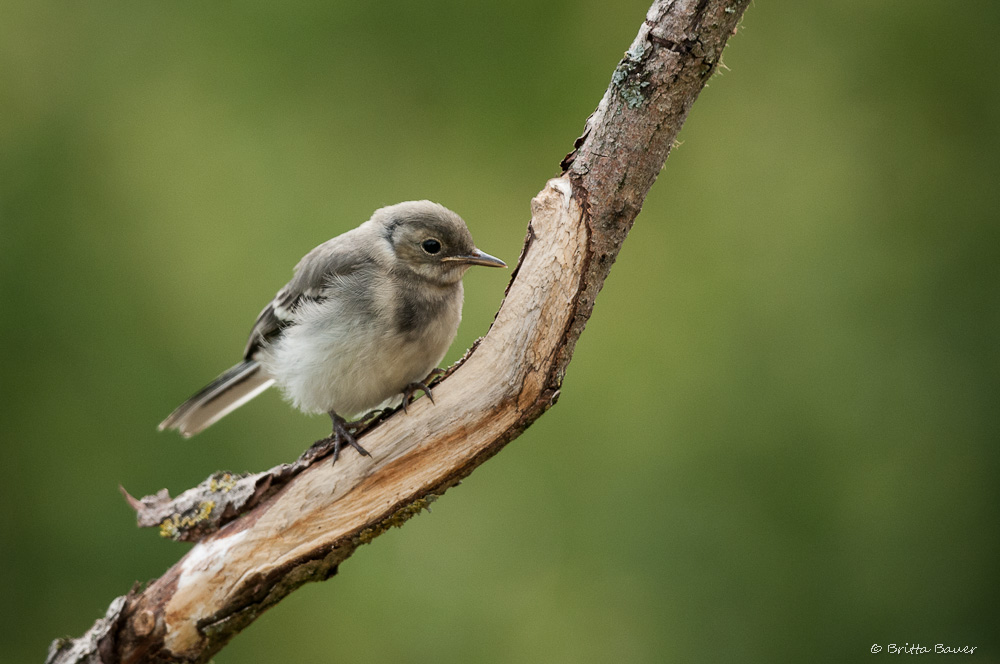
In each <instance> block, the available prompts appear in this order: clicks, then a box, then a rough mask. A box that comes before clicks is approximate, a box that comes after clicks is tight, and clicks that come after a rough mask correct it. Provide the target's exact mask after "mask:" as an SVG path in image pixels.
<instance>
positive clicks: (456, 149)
mask: <svg viewBox="0 0 1000 664" xmlns="http://www.w3.org/2000/svg"><path fill="white" fill-rule="evenodd" d="M646 6H647V5H646V3H645V2H644V1H642V0H624V1H619V2H614V3H610V2H597V1H594V0H583V1H580V0H578V1H576V2H569V1H567V0H552V1H549V2H538V1H537V0H516V1H513V2H507V3H503V4H502V5H500V4H494V3H481V4H478V3H472V4H470V3H464V2H448V1H446V0H428V1H427V2H421V3H413V2H399V1H398V0H391V1H389V2H381V3H372V2H361V1H343V2H311V1H298V2H291V3H283V4H280V5H279V4H277V3H231V2H210V3H192V2H142V3H135V2H110V3H97V4H91V3H69V2H62V3H54V2H47V1H45V0H41V1H36V0H31V1H29V0H8V1H7V2H4V3H2V4H0V270H2V277H0V287H2V291H0V313H2V315H0V326H2V330H3V340H4V345H5V352H4V353H3V354H2V356H0V357H2V359H0V362H2V377H3V380H2V390H3V393H2V402H0V403H2V406H0V408H2V419H0V436H2V441H3V458H4V466H3V467H4V473H3V480H2V482H0V487H2V488H0V491H2V500H3V508H2V510H0V515H2V516H0V519H2V521H0V528H2V533H3V535H2V539H0V556H2V558H0V584H2V585H0V594H2V599H0V611H2V615H0V643H2V644H3V645H2V649H3V652H2V654H0V659H2V660H3V661H4V662H38V661H41V660H42V659H43V658H44V654H45V649H46V647H47V646H48V643H49V641H50V640H51V639H53V638H54V637H57V636H62V635H71V636H79V635H80V634H82V633H83V632H84V631H85V630H86V629H87V628H89V627H90V625H91V624H92V623H93V621H94V620H95V619H96V618H98V617H99V616H100V615H102V614H103V612H104V610H105V608H106V607H107V605H108V602H109V601H110V600H111V599H112V598H113V597H114V596H116V595H119V594H122V593H124V592H125V591H126V590H127V589H128V588H129V586H130V585H131V584H132V583H133V581H135V580H143V581H145V580H148V579H151V578H153V577H156V576H158V575H159V574H161V573H162V572H163V571H164V570H165V569H166V568H167V567H168V566H170V565H171V564H172V563H173V562H174V561H176V560H177V558H179V557H180V555H181V554H182V553H183V552H184V551H186V550H187V548H188V546H187V545H183V544H176V543H173V542H170V541H165V540H161V539H160V538H159V537H158V536H157V533H156V532H155V531H139V530H137V529H136V528H135V526H134V523H133V517H132V514H131V512H130V510H129V508H128V507H127V506H126V505H125V503H124V501H123V500H122V499H121V497H120V496H119V494H118V491H117V485H118V483H119V482H120V483H122V484H124V485H125V487H127V488H128V489H129V490H130V491H132V492H133V493H135V494H137V495H139V494H145V493H151V492H154V491H156V490H157V489H159V488H161V487H164V486H165V487H168V488H169V489H170V490H171V491H172V492H177V491H181V490H183V489H186V488H188V487H190V486H193V485H194V484H196V483H197V482H199V481H200V480H202V479H203V478H204V477H206V476H207V475H208V474H209V473H210V472H212V471H214V470H217V469H229V470H235V471H245V470H259V469H263V468H265V467H268V466H271V465H273V464H277V463H280V462H282V461H287V460H290V459H292V458H294V457H295V456H296V455H297V454H298V453H299V452H300V451H301V450H302V449H303V448H304V447H305V446H306V445H308V444H309V443H310V442H312V441H313V440H315V439H316V438H319V437H320V436H322V435H324V434H325V432H326V430H327V427H328V425H327V422H326V421H325V420H324V419H323V418H307V417H304V416H302V415H300V414H297V413H295V412H294V411H292V410H291V409H290V408H288V407H287V406H286V405H285V404H283V403H282V401H281V399H280V398H279V396H278V395H277V394H276V393H269V394H267V395H265V396H263V397H261V398H259V399H258V400H257V401H255V402H254V403H253V404H251V405H250V406H249V407H246V408H244V409H242V410H240V411H239V412H237V413H236V414H234V415H232V416H230V417H228V418H227V419H226V420H224V421H223V422H221V423H220V424H218V425H216V426H215V427H213V428H211V429H210V430H208V431H207V432H205V433H204V434H202V435H200V436H198V437H197V438H195V439H192V440H182V439H181V438H179V437H177V436H175V435H172V434H160V433H157V431H156V424H157V423H158V422H159V421H160V420H161V419H162V418H163V417H164V416H165V415H166V414H167V413H169V412H170V411H171V410H172V409H173V408H174V407H175V406H176V405H177V404H178V403H179V402H180V401H182V400H183V399H184V398H186V397H187V396H188V395H189V394H190V393H191V392H193V391H194V390H196V389H198V388H199V387H201V386H202V385H203V384H204V383H205V382H207V381H208V380H209V379H211V378H212V377H214V376H215V375H216V374H217V373H218V372H219V371H221V370H222V369H225V368H226V367H228V366H229V365H230V364H232V363H233V362H234V361H235V360H236V359H237V358H238V356H239V353H240V351H241V349H242V346H243V343H244V341H245V337H246V334H247V332H248V330H249V327H250V325H251V323H252V321H253V319H254V317H255V316H256V314H257V312H258V311H259V309H260V308H261V307H262V306H263V304H264V303H265V302H266V301H267V300H268V299H269V298H270V297H271V296H272V295H273V293H274V292H275V290H276V289H277V288H278V287H280V286H281V285H282V284H283V283H284V282H285V281H286V280H287V278H288V277H289V276H290V274H291V267H292V266H293V265H294V263H295V261H296V260H298V258H299V257H300V256H301V255H302V254H303V253H305V252H306V251H307V250H308V249H310V248H311V247H313V246H314V245H315V244H317V243H319V242H321V241H323V240H325V239H327V238H329V237H331V236H333V235H336V234H338V233H341V232H343V231H345V230H347V229H348V228H351V227H353V226H354V225H356V224H357V223H359V222H360V221H362V220H364V219H366V218H367V217H368V215H369V214H370V212H371V211H372V210H373V209H374V208H376V207H379V206H381V205H386V204H391V203H395V202H397V201H401V200H406V199H412V198H431V199H433V200H436V201H439V202H441V203H444V204H446V205H448V206H449V207H451V208H453V209H455V210H456V211H458V212H459V213H460V214H462V215H463V216H464V217H465V219H466V220H468V222H469V225H470V227H471V228H472V230H473V232H474V234H475V236H476V238H477V241H478V244H479V246H481V247H482V248H484V249H485V250H487V251H489V252H491V253H493V254H496V255H498V256H501V257H503V258H505V259H507V260H508V261H513V260H514V259H516V257H517V255H518V252H519V250H520V248H521V242H522V240H523V237H524V232H525V226H526V222H527V221H528V216H529V210H528V202H529V200H530V199H531V197H532V196H533V195H534V194H535V193H536V192H537V191H538V190H539V189H540V188H541V187H542V186H543V185H544V183H545V180H546V179H547V178H548V177H551V176H553V175H555V174H557V171H558V163H559V160H560V158H561V157H562V156H563V155H564V154H565V153H566V152H567V151H568V150H569V149H570V148H571V146H572V142H573V140H574V139H575V138H576V136H577V135H578V134H579V133H580V131H581V129H582V128H583V123H584V119H585V118H586V117H587V115H588V114H589V113H590V112H591V111H592V110H593V108H594V107H595V105H596V104H597V102H598V100H599V99H600V96H601V94H602V93H603V91H604V89H605V87H606V85H607V83H608V80H609V79H610V75H611V71H612V69H613V68H614V66H615V65H616V63H617V61H618V59H619V58H620V57H621V55H622V53H623V51H624V50H625V49H626V48H627V47H628V45H629V43H630V42H631V40H632V38H633V36H634V35H635V32H636V30H637V28H638V26H639V24H640V22H641V21H642V19H643V16H644V13H645V9H646ZM998 28H1000V5H998V4H997V3H995V2H987V1H985V0H979V1H973V2H968V3H940V2H931V1H930V0H920V1H912V0H911V1H908V2H903V1H902V0H893V1H888V2H881V3H872V2H868V1H862V0H849V1H845V2H839V3H833V4H832V5H830V4H828V3H816V2H811V3H770V2H758V3H756V4H755V5H754V6H753V7H751V9H750V10H749V12H748V14H747V16H746V17H745V20H744V22H743V25H742V28H741V29H740V32H739V34H738V35H737V36H736V37H735V38H734V39H733V40H732V42H731V44H730V47H729V49H728V50H727V51H726V52H725V64H726V65H727V66H728V69H724V70H722V71H720V73H719V75H717V76H716V77H715V78H713V79H712V81H711V82H710V84H709V87H708V88H707V89H706V90H705V91H704V92H703V94H702V95H701V98H700V99H699V100H698V103H697V104H696V105H695V106H694V109H693V111H692V113H691V117H690V120H689V121H688V123H687V125H686V126H685V127H684V130H683V132H682V133H681V145H680V146H679V147H678V148H676V149H675V150H674V151H673V154H672V155H671V157H670V159H669V161H668V163H667V166H666V168H665V169H664V171H663V173H662V174H661V177H660V181H659V182H658V183H657V184H656V185H655V186H654V187H653V189H652V191H651V192H650V195H649V198H648V199H647V202H646V206H645V208H644V210H643V212H642V214H641V215H640V216H639V218H638V220H637V223H636V225H635V229H634V230H633V232H632V234H631V237H630V239H629V240H628V242H627V243H626V244H625V247H624V249H623V251H622V253H621V255H620V257H619V260H618V263H617V265H616V266H615V268H614V270H613V271H612V273H611V276H610V279H609V280H608V282H607V285H606V287H605V289H604V291H603V293H602V295H601V297H600V299H599V300H598V303H597V308H596V310H595V312H594V316H593V318H592V319H591V321H590V324H589V326H588V328H587V330H586V333H585V334H584V336H583V338H582V339H581V341H580V344H579V345H578V347H577V351H576V356H575V358H574V360H573V363H572V365H571V366H570V369H569V373H568V376H567V378H566V381H565V385H564V389H563V394H562V399H561V400H560V402H559V405H558V406H557V407H556V408H554V409H553V410H552V411H551V412H550V413H548V414H547V415H546V416H545V417H543V418H542V419H541V420H539V422H538V423H536V424H535V425H534V426H533V427H532V428H531V429H530V430H529V431H527V432H526V433H525V434H524V435H523V436H522V437H520V438H519V439H518V440H516V441H515V442H514V443H512V444H511V445H510V446H509V447H507V448H506V449H505V450H504V451H503V452H502V453H501V454H500V455H499V456H498V457H496V458H494V459H493V460H491V461H490V462H489V463H487V464H486V465H485V466H483V467H482V468H480V469H479V470H478V471H476V473H475V474H474V475H473V476H472V477H470V478H469V479H468V480H467V481H466V482H464V483H463V485H462V486H461V487H458V488H456V489H453V490H452V491H451V492H449V493H448V495H447V496H445V497H444V498H443V499H442V500H440V501H439V502H438V503H436V504H435V507H434V512H433V513H432V514H423V515H421V516H420V517H418V518H416V519H415V520H413V521H411V522H410V523H408V524H407V525H406V527H405V528H404V529H402V530H399V531H393V532H391V533H389V534H387V535H385V536H384V537H382V538H380V539H378V540H377V541H376V542H375V543H374V544H373V545H372V546H367V547H364V548H363V549H361V550H359V551H358V552H357V553H356V554H355V556H354V557H353V558H351V559H350V560H349V561H348V562H347V563H346V564H344V565H343V566H342V568H341V573H340V575H339V576H337V577H335V578H334V579H333V580H331V581H329V582H326V583H323V584H317V585H311V586H308V587H305V588H302V589H301V590H299V591H298V592H296V593H294V594H293V595H292V596H290V597H289V598H287V599H286V600H285V601H283V602H282V603H281V604H280V605H279V606H278V607H276V608H275V609H273V610H272V611H270V612H269V613H267V614H266V615H264V616H263V617H262V618H261V619H260V620H259V621H258V622H256V623H255V624H253V625H252V626H251V627H249V628H248V629H247V630H246V631H245V632H244V633H243V634H242V635H240V636H239V637H238V638H237V639H236V640H235V641H234V642H233V643H232V644H231V645H230V646H229V647H227V648H226V649H225V650H223V651H222V652H221V653H220V654H219V655H218V656H217V657H216V659H215V661H216V662H218V663H219V664H223V663H236V662H257V661H275V662H300V663H313V662H317V663H319V662H362V661H363V662H368V663H375V662H555V663H562V662H566V663H577V662H608V661H624V662H733V661H740V662H776V661H797V662H798V661H824V660H825V661H847V660H854V659H862V658H863V659H869V658H871V657H872V655H871V654H869V649H870V648H871V646H872V644H881V645H883V647H884V646H886V645H888V644H890V643H898V644H903V643H916V642H919V643H921V644H928V645H933V644H936V643H946V644H950V645H973V646H977V648H978V649H977V651H976V653H975V656H974V657H975V661H977V662H984V661H994V662H996V661H1000V637H998V634H1000V629H998V627H1000V608H998V607H1000V602H998V600H997V595H998V590H1000V584H998V571H1000V564H998V561H1000V527H998V526H1000V520H998V505H1000V495H998V494H1000V482H998V460H1000V459H998V450H997V443H998V438H1000V426H998V425H1000V417H998V398H1000V353H998V346H997V334H998V331H1000V261H998V258H1000V227H998V211H1000V195H998V191H1000V163H998V159H997V153H998V148H1000V140H998V139H1000V129H998V127H1000V91H998V85H997V83H998V81H1000V66H998V64H1000V57H998V55H997V53H996V45H995V44H996V35H997V30H998ZM508 275H509V273H502V272H501V271H486V270H483V271H474V272H472V273H470V274H469V275H468V277H467V278H466V289H467V290H466V293H467V296H466V313H465V320H464V322H463V324H462V329H461V331H460V332H459V338H458V340H457V341H456V344H455V346H454V347H453V349H452V351H451V353H450V354H449V356H448V358H447V359H448V361H449V362H450V361H451V360H454V359H456V358H457V357H459V356H460V355H461V353H462V352H463V351H464V350H465V348H466V347H467V346H468V345H469V344H470V343H471V342H472V341H473V340H474V339H475V338H476V337H477V336H480V335H482V334H483V333H485V331H486V329H487V327H488V325H489V323H490V321H491V319H492V316H493V313H494V311H495V310H496V308H497V306H498V304H499V301H500V298H501V296H502V293H503V289H504V286H505V284H506V280H507V278H508ZM883 652H884V651H883ZM931 658H932V659H934V657H931Z"/></svg>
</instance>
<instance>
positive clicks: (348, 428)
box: [326, 410, 371, 463]
mask: <svg viewBox="0 0 1000 664" xmlns="http://www.w3.org/2000/svg"><path fill="white" fill-rule="evenodd" d="M327 414H328V415H329V416H330V420H331V421H332V422H333V432H332V433H331V434H330V437H329V438H327V439H326V440H328V441H331V442H332V443H333V463H337V457H339V456H340V448H341V447H343V446H344V443H347V444H348V445H350V446H351V447H353V448H354V449H356V450H357V451H358V452H359V453H360V454H363V455H364V456H371V454H369V453H368V450H366V449H365V448H363V447H361V445H359V444H358V441H357V440H356V439H355V438H354V434H355V433H357V431H358V428H359V427H360V426H361V424H362V423H363V421H361V420H359V421H356V422H348V421H347V420H345V419H344V418H343V417H341V416H340V415H337V413H335V412H333V411H332V410H331V411H330V412H329V413H327Z"/></svg>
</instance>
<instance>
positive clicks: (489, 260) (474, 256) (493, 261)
mask: <svg viewBox="0 0 1000 664" xmlns="http://www.w3.org/2000/svg"><path fill="white" fill-rule="evenodd" d="M441 262H449V263H464V264H466V265H485V266H486V267H507V264H506V263H504V262H503V261H502V260H500V259H499V258H496V257H495V256H490V255H489V254H488V253H486V252H485V251H479V250H478V249H473V251H472V253H471V254H467V255H465V256H445V257H444V258H442V259H441Z"/></svg>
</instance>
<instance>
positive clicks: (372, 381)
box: [159, 201, 506, 462]
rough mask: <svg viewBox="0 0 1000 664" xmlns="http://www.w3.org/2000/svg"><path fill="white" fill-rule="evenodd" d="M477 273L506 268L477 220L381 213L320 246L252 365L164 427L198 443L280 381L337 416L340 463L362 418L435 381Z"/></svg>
mask: <svg viewBox="0 0 1000 664" xmlns="http://www.w3.org/2000/svg"><path fill="white" fill-rule="evenodd" d="M472 265H485V266H489V267H506V264H505V263H504V262H503V261H502V260H500V259H499V258H494V257H493V256H490V255H489V254H486V253H483V252H482V251H480V250H479V249H477V248H476V245H475V244H474V243H473V241H472V235H471V234H470V233H469V229H468V228H467V227H466V225H465V222H464V221H463V220H462V218H461V217H459V216H458V215H457V214H455V213H454V212H452V211H451V210H449V209H447V208H445V207H443V206H441V205H438V204H437V203H432V202H430V201H411V202H407V203H399V204H397V205H391V206H389V207H384V208H381V209H379V210H376V211H375V213H374V214H373V215H372V217H371V219H369V220H368V221H366V222H364V223H363V224H361V225H360V226H358V227H357V228H355V229H353V230H350V231H348V232H346V233H344V234H343V235H338V236H337V237H335V238H333V239H332V240H328V241H326V242H324V243H323V244H321V245H319V246H318V247H316V248H315V249H313V250H312V251H310V252H309V253H308V254H306V255H305V257H304V258H302V260H301V261H299V264H298V265H297V266H296V267H295V274H294V276H293V277H292V280H291V281H289V282H288V284H286V285H285V287H284V288H282V289H281V290H280V291H278V294H277V295H276V296H275V298H274V299H273V300H272V301H271V303H270V304H268V305H267V306H266V307H264V310H263V311H262V312H260V315H259V316H258V317H257V322H256V323H254V326H253V330H252V331H251V332H250V339H249V341H248V342H247V345H246V349H245V350H244V351H243V361H242V362H240V363H239V364H237V365H236V366H234V367H233V368H231V369H229V370H228V371H226V372H225V373H223V374H222V375H221V376H219V377H218V378H216V379H215V380H214V381H212V382H211V383H210V384H209V385H208V386H206V387H205V388H204V389H203V390H201V391H200V392H198V393H197V394H195V395H194V396H193V397H191V398H190V399H188V400H187V401H185V402H184V403H183V404H181V405H180V406H179V407H178V408H177V410H175V411H174V412H173V413H171V414H170V416H169V417H167V419H165V420H163V422H161V423H160V427H159V428H160V430H161V431H162V430H164V429H177V430H178V431H180V433H181V435H183V436H185V437H188V436H193V435H194V434H196V433H198V432H199V431H201V430H202V429H204V428H206V427H208V426H209V425H211V424H213V423H214V422H216V421H217V420H219V419H220V418H222V417H223V416H225V415H227V414H229V413H230V412H232V411H233V410H235V409H236V408H239V407H240V406H242V405H243V404H245V403H246V402H247V401H249V400H250V399H252V398H254V397H255V396H257V395H258V394H260V393H261V392H263V391H264V390H266V389H267V388H268V387H270V386H271V385H273V384H277V385H278V387H279V388H280V389H281V391H282V392H283V393H284V395H285V398H286V399H287V400H288V401H291V402H292V404H294V405H295V406H296V407H297V408H298V409H300V410H302V411H303V412H306V413H327V414H328V415H329V416H330V419H331V420H332V421H333V432H332V434H331V435H330V438H329V439H327V440H328V441H329V442H331V443H332V444H333V449H334V452H333V459H334V462H336V460H337V456H338V455H339V453H340V449H341V447H342V446H343V445H344V444H347V445H350V446H352V447H354V448H355V449H356V450H358V452H360V453H361V454H365V455H367V454H368V452H367V451H366V450H365V449H364V448H362V447H361V446H360V445H359V444H358V442H357V441H356V440H355V438H354V433H355V432H356V430H357V423H356V422H349V421H348V419H345V418H353V417H356V416H360V415H363V414H365V413H368V412H369V411H372V410H376V409H379V408H387V407H393V406H396V405H398V404H399V403H400V402H401V401H402V403H403V404H404V405H405V404H406V400H407V399H409V398H410V397H411V396H412V395H413V394H414V393H415V392H416V391H417V390H422V391H423V392H425V393H426V394H427V395H428V397H431V400H432V401H433V397H432V396H431V392H430V389H429V388H428V387H427V385H426V381H427V380H428V379H429V377H430V375H431V373H432V371H434V370H436V368H437V365H438V363H440V362H441V359H442V358H443V357H444V354H445V353H446V352H447V350H448V347H449V346H450V345H451V342H452V340H454V338H455V333H456V332H457V331H458V323H459V320H460V319H461V317H462V276H463V275H464V274H465V271H466V270H467V269H468V268H469V267H470V266H472Z"/></svg>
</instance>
